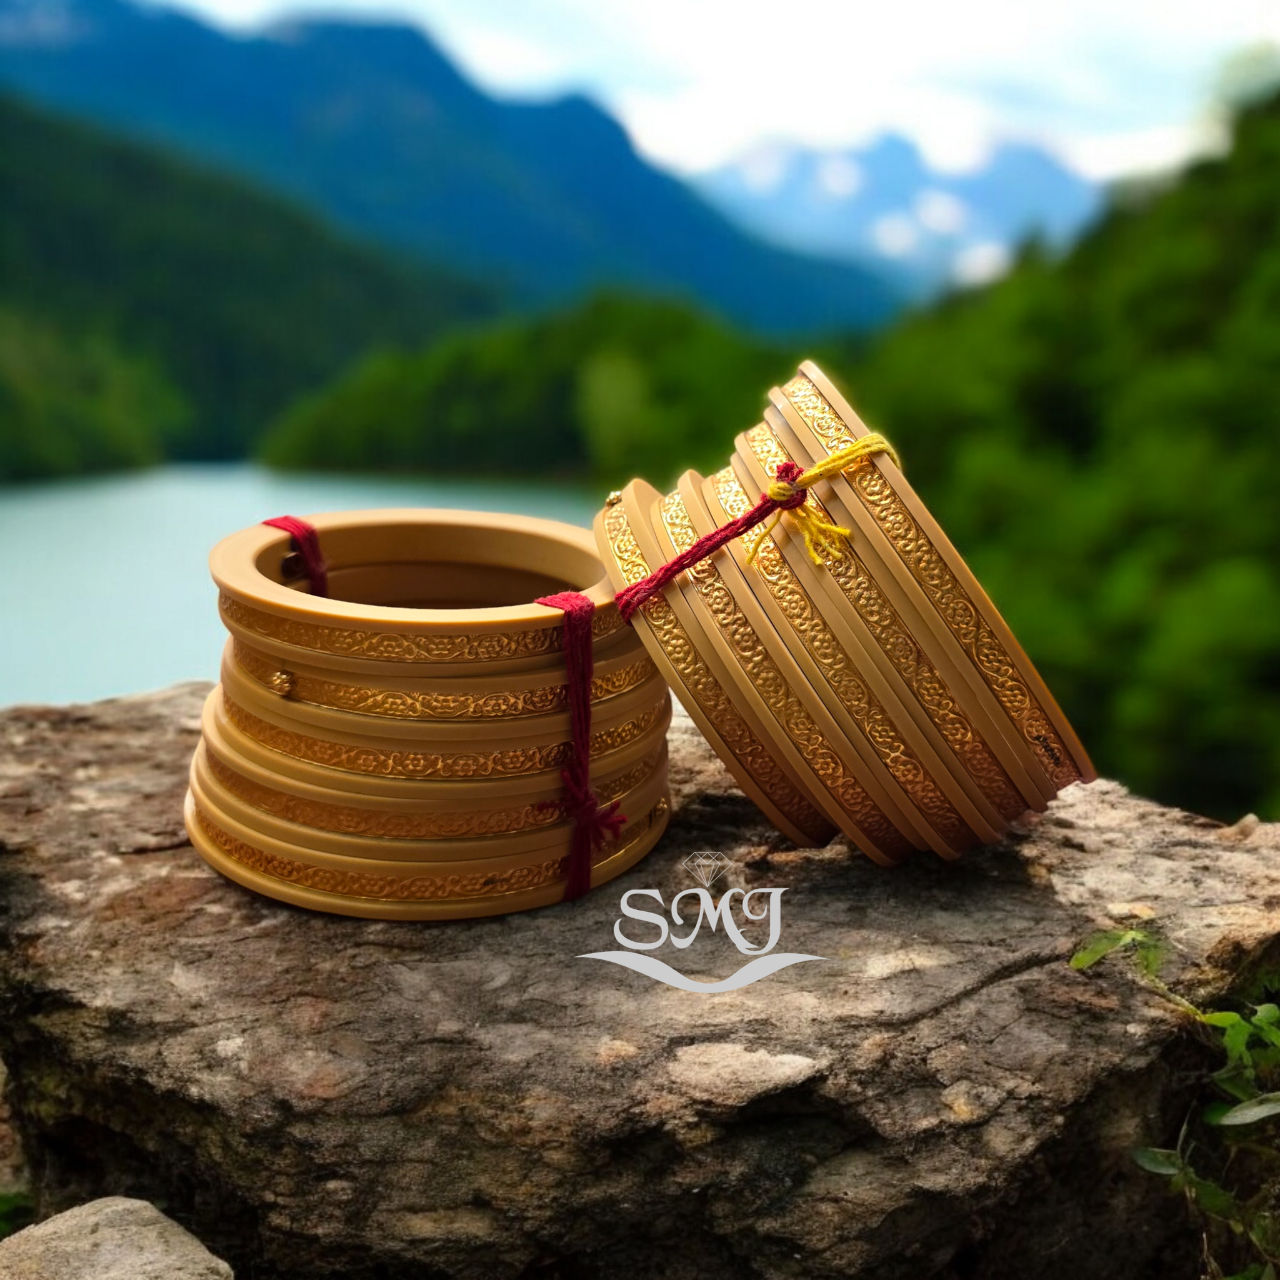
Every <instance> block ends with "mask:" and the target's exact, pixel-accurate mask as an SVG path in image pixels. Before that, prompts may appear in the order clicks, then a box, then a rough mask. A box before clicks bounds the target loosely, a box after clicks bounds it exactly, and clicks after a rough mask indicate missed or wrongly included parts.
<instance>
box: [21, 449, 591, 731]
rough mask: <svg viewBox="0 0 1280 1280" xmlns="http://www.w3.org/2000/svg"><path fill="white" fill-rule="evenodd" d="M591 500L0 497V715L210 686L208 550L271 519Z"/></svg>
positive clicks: (88, 493) (295, 480) (220, 490)
mask: <svg viewBox="0 0 1280 1280" xmlns="http://www.w3.org/2000/svg"><path fill="white" fill-rule="evenodd" d="M599 501H600V499H599V495H597V494H596V493H595V492H594V490H592V489H590V488H587V487H583V488H580V489H575V488H569V487H567V486H556V485H545V484H515V483H513V484H502V483H497V482H494V481H492V480H477V481H475V482H469V481H465V480H458V481H449V482H447V483H430V482H427V481H420V480H395V479H387V478H374V477H362V476H357V477H341V476H338V477H335V476H332V475H277V474H274V473H272V472H269V471H264V470H262V469H260V468H257V467H253V466H245V465H235V466H216V467H215V466H190V467H163V468H160V469H158V470H155V471H147V472H140V473H134V474H129V475H122V476H109V477H104V478H95V479H89V480H76V481H63V482H59V483H56V484H35V485H23V486H20V487H10V488H0V706H7V705H9V704H10V703H14V702H81V701H86V700H88V699H92V698H105V697H110V696H112V695H114V694H121V693H137V692H140V691H142V690H144V689H156V688H159V687H161V686H163V685H167V684H172V683H173V682H174V681H175V680H189V679H205V680H213V679H216V678H217V670H218V657H219V654H220V653H221V651H222V644H223V640H224V639H225V632H223V630H222V626H221V624H220V623H219V621H218V612H217V602H216V595H215V591H214V586H213V583H212V581H211V580H210V578H209V571H208V567H207V558H208V555H209V548H210V547H212V546H213V544H214V543H215V542H217V541H218V539H219V538H222V537H225V536H226V535H227V534H228V533H234V532H235V531H236V530H237V529H241V528H244V527H245V526H246V525H250V524H256V523H257V522H258V521H260V520H263V519H266V518H267V517H269V516H278V515H285V514H289V515H306V514H307V513H309V512H316V511H340V510H349V509H353V508H358V507H413V506H423V507H464V508H470V509H472V510H477V511H512V512H518V513H520V514H523V515H535V516H546V517H550V518H552V519H556V520H564V521H567V522H569V523H571V524H580V525H589V524H590V523H591V519H592V516H593V515H594V513H595V511H596V508H597V507H598V506H599Z"/></svg>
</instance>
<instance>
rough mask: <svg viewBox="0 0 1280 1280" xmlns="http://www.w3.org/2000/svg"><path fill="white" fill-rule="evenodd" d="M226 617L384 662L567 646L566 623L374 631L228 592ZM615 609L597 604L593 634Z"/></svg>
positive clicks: (599, 634) (283, 637)
mask: <svg viewBox="0 0 1280 1280" xmlns="http://www.w3.org/2000/svg"><path fill="white" fill-rule="evenodd" d="M218 608H219V610H220V611H221V613H222V617H223V619H224V620H225V621H226V622H228V623H231V624H234V625H235V626H237V627H240V628H242V629H243V630H245V631H251V632H253V633H254V634H255V635H260V636H266V637H267V638H268V639H269V640H277V641H279V642H280V643H281V644H290V645H294V646H295V647H296V648H299V649H311V650H314V651H315V652H316V653H332V654H337V655H339V656H341V657H347V658H372V659H375V660H377V661H380V662H506V661H508V660H510V659H512V658H532V657H537V656H539V655H540V654H554V653H559V652H560V651H561V649H562V648H563V647H564V639H563V637H564V629H563V628H562V627H558V626H553V627H530V628H527V629H525V630H522V631H502V632H498V631H474V632H470V633H455V634H450V633H446V632H430V631H429V632H423V633H421V634H418V635H414V634H411V633H409V632H401V631H373V630H370V629H368V628H366V627H334V626H327V625H324V624H322V623H318V622H307V621H305V620H304V619H302V618H283V617H280V616H279V615H278V614H274V613H268V612H267V611H266V610H265V609H255V608H254V607H253V606H252V605H248V604H245V603H244V602H243V601H242V600H238V599H236V597H235V596H233V595H231V594H230V593H229V592H226V591H223V592H220V593H219V595H218ZM623 625H624V623H623V621H622V618H621V616H620V615H619V613H618V611H617V609H615V608H613V607H609V608H607V609H597V610H596V616H595V618H594V619H593V620H592V623H591V634H592V636H593V637H594V638H595V639H597V640H599V639H601V638H603V637H604V636H607V635H612V634H613V633H614V632H615V631H618V630H620V629H621V628H622V627H623Z"/></svg>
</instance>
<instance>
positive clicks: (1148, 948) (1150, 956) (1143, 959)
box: [1136, 938, 1169, 978]
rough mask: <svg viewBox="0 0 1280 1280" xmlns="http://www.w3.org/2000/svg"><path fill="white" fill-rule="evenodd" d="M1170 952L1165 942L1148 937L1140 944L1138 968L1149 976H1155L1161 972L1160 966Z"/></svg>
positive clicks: (1137, 957)
mask: <svg viewBox="0 0 1280 1280" xmlns="http://www.w3.org/2000/svg"><path fill="white" fill-rule="evenodd" d="M1168 954H1169V949H1168V948H1167V947H1166V946H1165V945H1164V943H1162V942H1159V941H1157V940H1155V939H1152V938H1148V939H1147V940H1146V941H1144V942H1141V943H1139V944H1138V951H1137V956H1136V959H1137V961H1138V968H1139V969H1141V970H1142V972H1143V973H1145V974H1146V975H1147V977H1148V978H1154V977H1155V976H1156V974H1158V973H1159V972H1160V966H1161V965H1163V964H1164V962H1165V957H1166V956H1167V955H1168Z"/></svg>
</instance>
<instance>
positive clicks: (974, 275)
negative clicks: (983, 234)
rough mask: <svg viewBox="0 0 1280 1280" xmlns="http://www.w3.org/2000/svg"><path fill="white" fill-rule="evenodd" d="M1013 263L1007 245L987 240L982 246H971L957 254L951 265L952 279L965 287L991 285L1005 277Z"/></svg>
mask: <svg viewBox="0 0 1280 1280" xmlns="http://www.w3.org/2000/svg"><path fill="white" fill-rule="evenodd" d="M1011 263H1012V258H1011V257H1010V254H1009V249H1008V247H1007V246H1006V245H1003V244H1000V243H999V242H998V241H995V240H986V241H983V242H982V243H981V244H971V245H969V246H968V247H967V248H964V249H961V250H960V252H959V253H957V254H956V256H955V258H954V259H952V263H951V278H952V279H953V280H954V281H955V282H956V284H958V285H963V286H965V287H972V286H974V285H979V284H989V283H990V282H991V281H992V280H998V279H999V278H1000V277H1001V276H1002V275H1004V273H1005V272H1006V271H1008V270H1009V267H1010V264H1011Z"/></svg>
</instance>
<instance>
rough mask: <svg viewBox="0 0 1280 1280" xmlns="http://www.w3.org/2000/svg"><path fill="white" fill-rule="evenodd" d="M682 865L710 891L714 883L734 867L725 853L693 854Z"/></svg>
mask: <svg viewBox="0 0 1280 1280" xmlns="http://www.w3.org/2000/svg"><path fill="white" fill-rule="evenodd" d="M680 865H681V866H682V867H684V869H685V870H686V871H687V872H688V873H689V874H690V875H691V876H692V877H693V878H694V879H695V880H696V881H697V882H698V883H699V884H700V885H701V886H702V887H703V888H704V889H710V888H711V883H712V881H713V880H715V879H716V877H717V876H720V875H723V874H724V872H725V871H727V870H728V869H729V868H730V867H731V866H733V862H732V860H731V859H729V858H726V857H725V856H724V854H723V853H691V854H690V855H689V856H688V857H687V858H686V859H685V860H684V861H683V862H682V863H681V864H680Z"/></svg>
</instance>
